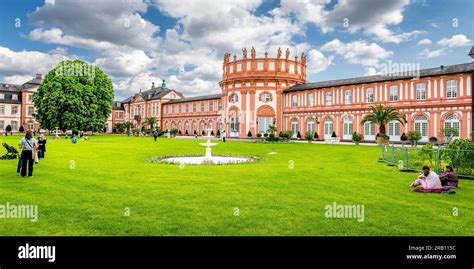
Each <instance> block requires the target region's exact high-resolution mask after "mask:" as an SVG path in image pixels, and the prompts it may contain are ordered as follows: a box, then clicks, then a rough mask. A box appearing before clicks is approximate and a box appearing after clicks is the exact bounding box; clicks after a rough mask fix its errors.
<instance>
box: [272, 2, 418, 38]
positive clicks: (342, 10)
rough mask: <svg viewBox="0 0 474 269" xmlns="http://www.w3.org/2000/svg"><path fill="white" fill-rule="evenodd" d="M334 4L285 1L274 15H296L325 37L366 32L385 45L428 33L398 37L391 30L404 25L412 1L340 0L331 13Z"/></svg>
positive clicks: (398, 35)
mask: <svg viewBox="0 0 474 269" xmlns="http://www.w3.org/2000/svg"><path fill="white" fill-rule="evenodd" d="M330 3H331V1H330V0H315V1H293V0H282V1H281V6H280V7H279V8H276V9H275V10H273V11H272V13H273V14H274V15H276V16H290V15H294V16H295V18H296V20H298V21H299V22H300V23H303V24H304V23H313V24H315V25H317V26H318V27H320V29H321V31H322V32H323V33H327V32H331V31H333V30H334V29H336V28H341V29H347V30H348V31H349V32H350V33H355V32H357V31H363V32H364V33H366V34H369V35H373V36H375V37H376V38H377V39H379V40H381V41H383V42H392V43H400V42H404V41H408V40H411V39H413V38H415V37H417V36H419V35H421V34H423V33H425V32H424V31H419V30H414V31H410V32H401V33H395V32H393V31H392V30H390V29H389V26H391V25H398V24H400V23H401V22H402V21H403V11H404V10H405V8H406V6H408V5H409V3H410V1H409V0H392V1H379V0H360V1H348V0H340V1H338V2H337V4H336V5H335V6H334V7H333V8H332V9H328V5H329V4H330Z"/></svg>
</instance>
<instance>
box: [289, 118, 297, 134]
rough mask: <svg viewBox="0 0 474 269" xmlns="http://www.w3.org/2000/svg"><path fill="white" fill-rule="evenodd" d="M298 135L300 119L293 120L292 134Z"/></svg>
mask: <svg viewBox="0 0 474 269" xmlns="http://www.w3.org/2000/svg"><path fill="white" fill-rule="evenodd" d="M297 135H298V119H292V120H291V136H292V137H293V138H295V137H296V136H297Z"/></svg>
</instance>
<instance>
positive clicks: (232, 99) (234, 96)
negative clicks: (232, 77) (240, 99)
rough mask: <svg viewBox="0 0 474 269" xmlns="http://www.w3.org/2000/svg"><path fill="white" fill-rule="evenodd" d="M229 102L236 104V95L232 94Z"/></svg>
mask: <svg viewBox="0 0 474 269" xmlns="http://www.w3.org/2000/svg"><path fill="white" fill-rule="evenodd" d="M230 101H231V102H232V103H235V102H237V94H232V96H231V97H230Z"/></svg>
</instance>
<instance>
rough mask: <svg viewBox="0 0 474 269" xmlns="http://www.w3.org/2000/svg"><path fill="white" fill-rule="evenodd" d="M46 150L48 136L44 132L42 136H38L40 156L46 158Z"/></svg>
mask: <svg viewBox="0 0 474 269" xmlns="http://www.w3.org/2000/svg"><path fill="white" fill-rule="evenodd" d="M45 152H46V137H44V134H40V137H39V138H38V158H39V159H44V156H45Z"/></svg>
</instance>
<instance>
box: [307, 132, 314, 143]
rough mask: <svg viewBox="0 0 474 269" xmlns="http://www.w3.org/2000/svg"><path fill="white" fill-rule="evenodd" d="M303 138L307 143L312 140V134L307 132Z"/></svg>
mask: <svg viewBox="0 0 474 269" xmlns="http://www.w3.org/2000/svg"><path fill="white" fill-rule="evenodd" d="M305 138H306V140H308V141H311V140H313V132H311V131H307V132H306V133H305Z"/></svg>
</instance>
